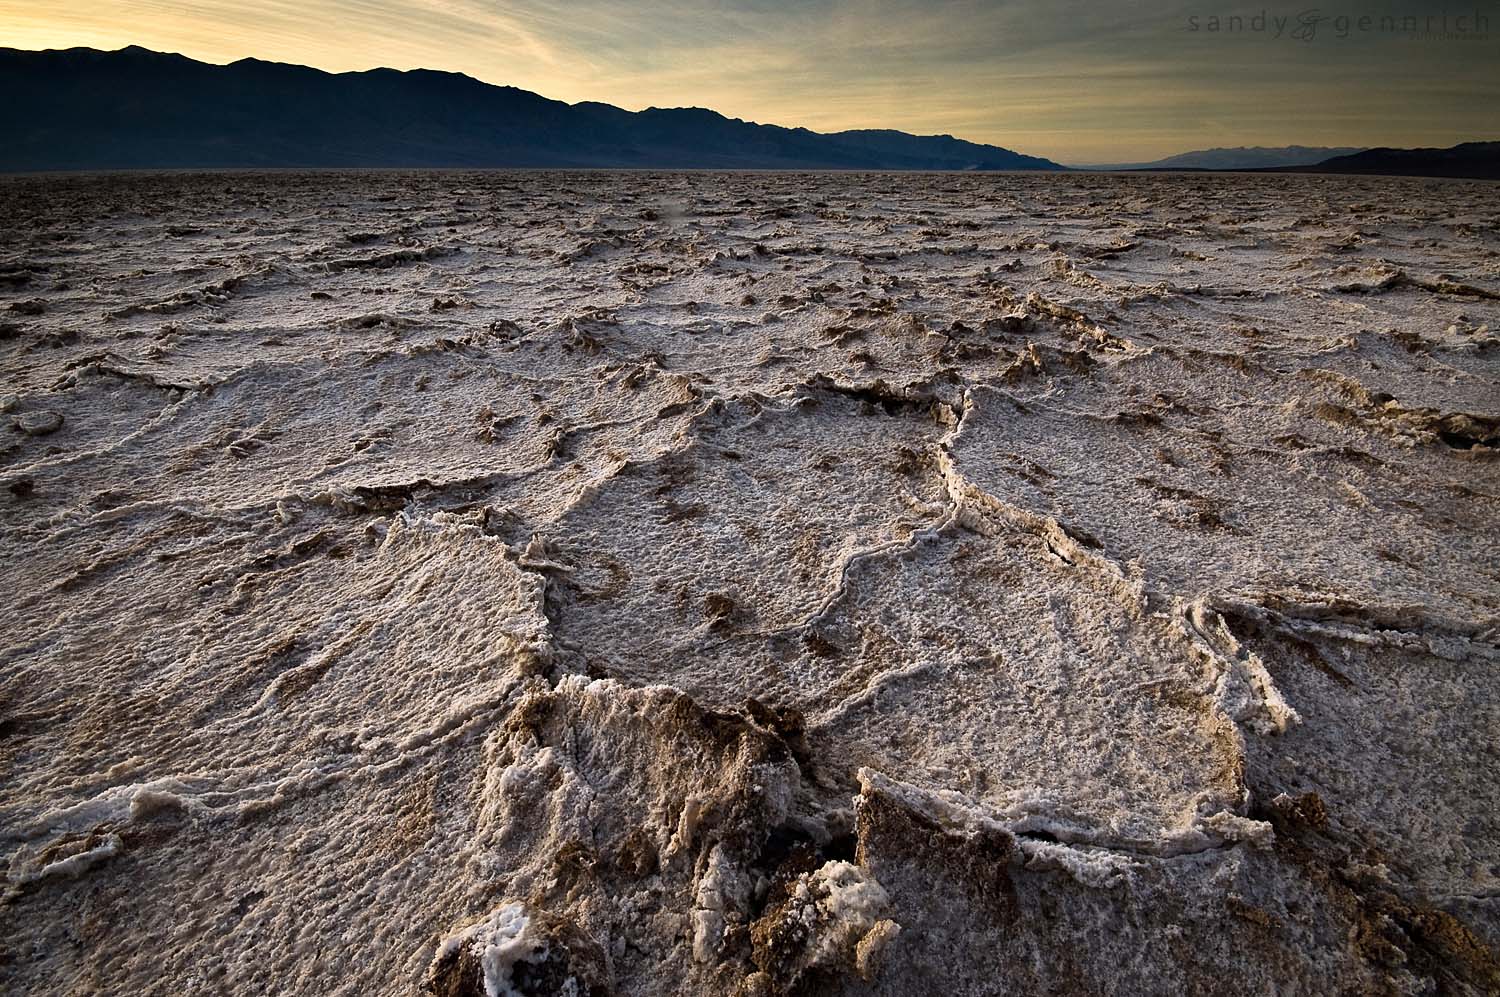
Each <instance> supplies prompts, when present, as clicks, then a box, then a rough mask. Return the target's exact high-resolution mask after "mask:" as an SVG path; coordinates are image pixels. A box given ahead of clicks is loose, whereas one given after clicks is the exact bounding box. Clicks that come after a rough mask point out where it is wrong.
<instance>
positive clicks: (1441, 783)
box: [0, 172, 1500, 997]
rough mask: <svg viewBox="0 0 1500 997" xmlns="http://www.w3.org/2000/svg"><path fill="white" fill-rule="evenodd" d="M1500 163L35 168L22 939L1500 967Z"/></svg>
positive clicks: (161, 967)
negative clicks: (1336, 170)
mask: <svg viewBox="0 0 1500 997" xmlns="http://www.w3.org/2000/svg"><path fill="white" fill-rule="evenodd" d="M1497 330H1500V187H1497V186H1495V185H1494V184H1485V183H1468V182H1443V181H1422V180H1394V179H1376V178H1344V177H1294V176H1237V177H1223V176H1208V175H1177V176H1169V175H1151V176H1147V175H1088V174H1082V175H1049V174H1040V175H1022V174H995V175H972V174H965V175H902V174H868V175H850V174H800V175H798V174H775V173H771V174H759V173H730V174H712V173H701V174H652V173H549V172H524V173H395V172H374V173H267V174H254V173H224V174H161V175H149V174H136V175H103V176H81V175H80V176H52V177H13V178H9V179H5V180H0V356H3V371H4V382H3V385H0V396H3V397H0V411H3V415H0V509H3V511H4V516H3V520H0V592H3V593H4V601H3V604H4V616H3V619H4V625H3V628H0V858H3V863H4V870H5V882H4V886H3V890H4V893H3V901H0V990H3V991H4V992H6V993H14V994H21V993H30V994H64V993H66V994H93V993H109V994H126V993H157V994H186V993H191V994H201V993H238V994H308V995H319V997H323V995H346V994H347V995H356V994H357V995H384V994H391V995H395V994H414V993H420V992H422V991H423V990H424V989H426V990H428V991H431V992H434V993H437V994H442V995H457V994H484V993H487V994H489V995H491V997H498V995H503V994H525V995H530V997H540V995H542V994H554V993H556V994H573V995H580V997H581V995H591V997H598V995H605V994H618V995H622V997H623V995H665V994H694V995H696V994H714V995H720V994H721V995H732V994H739V995H744V997H769V995H776V994H805V995H812V994H885V995H918V994H931V993H942V994H950V995H979V994H1165V993H1246V994H1249V993H1255V994H1270V993H1280V994H1329V993H1343V994H1446V993H1452V994H1482V993H1495V992H1497V991H1500V682H1497V673H1496V669H1497V666H1500V647H1497V644H1500V555H1497V550H1500V462H1497V461H1496V459H1495V458H1496V453H1497V448H1500V338H1497Z"/></svg>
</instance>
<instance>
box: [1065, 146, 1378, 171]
mask: <svg viewBox="0 0 1500 997" xmlns="http://www.w3.org/2000/svg"><path fill="white" fill-rule="evenodd" d="M1363 150H1364V147H1363V146H1334V147H1329V146H1306V145H1283V146H1269V147H1268V146H1260V145H1252V146H1236V147H1234V148H1217V147H1216V148H1213V149H1195V150H1193V151H1192V152H1179V153H1178V154H1177V155H1175V156H1167V157H1166V158H1165V159H1155V160H1152V161H1151V162H1148V163H1106V164H1099V165H1093V166H1085V167H1080V169H1090V170H1174V169H1176V170H1247V169H1260V168H1263V167H1273V166H1312V165H1314V164H1316V163H1321V162H1323V161H1324V160H1325V159H1331V158H1332V157H1334V156H1347V155H1350V154H1352V153H1356V152H1362V151H1363Z"/></svg>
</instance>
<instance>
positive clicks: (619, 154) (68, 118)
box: [0, 46, 1500, 179]
mask: <svg viewBox="0 0 1500 997" xmlns="http://www.w3.org/2000/svg"><path fill="white" fill-rule="evenodd" d="M0 94H3V95H4V97H5V99H4V100H3V101H0V135H3V136H4V141H3V142H0V171H26V170H106V169H195V168H200V169H201V168H229V167H246V168H296V167H307V168H353V167H473V168H486V167H574V168H655V169H850V170H1064V169H1068V167H1065V166H1061V165H1059V164H1058V163H1055V162H1053V161H1051V160H1049V159H1043V158H1040V157H1038V156H1027V155H1023V154H1021V153H1019V152H1014V151H1012V150H1010V149H1004V148H1001V147H1000V146H995V145H982V144H979V143H976V142H966V141H964V140H962V139H957V138H954V137H953V136H951V135H911V134H908V133H906V132H900V131H893V130H889V129H863V130H854V131H842V132H831V133H820V132H814V131H810V130H808V129H806V128H786V127H782V126H780V125H765V124H757V123H755V122H751V121H743V120H741V119H739V118H729V117H725V116H724V115H722V114H719V113H718V112H716V111H711V110H707V109H704V108H699V107H673V108H660V107H650V108H646V109H645V110H643V111H627V110H625V109H623V108H619V107H615V106H613V105H611V104H603V103H598V102H593V101H584V102H581V103H577V104H569V103H566V102H564V101H560V100H550V99H548V98H546V97H543V96H541V95H539V94H535V93H532V92H530V91H528V90H520V89H517V88H516V87H507V86H495V85H492V84H489V83H484V82H482V81H480V80H476V79H474V78H473V77H470V76H464V75H462V74H459V73H446V72H438V71H435V70H427V69H416V70H409V71H398V70H394V69H371V70H367V71H364V72H351V73H328V72H324V71H323V70H320V69H312V68H309V67H307V66H294V65H287V64H284V63H275V62H264V61H261V60H259V59H242V60H240V61H239V62H235V63H231V64H230V65H227V66H220V65H214V64H211V63H205V62H198V61H196V60H193V59H189V58H187V57H186V56H182V55H174V54H170V53H165V52H153V51H151V50H149V49H145V48H141V47H139V46H130V47H128V48H123V49H119V50H117V51H112V52H104V51H99V50H97V49H90V48H71V49H52V50H48V51H41V52H35V51H26V50H22V49H12V48H0ZM1084 168H1085V169H1147V170H1234V171H1243V170H1249V171H1255V172H1266V171H1270V172H1282V171H1294V172H1314V173H1372V174H1406V175H1414V176H1436V177H1473V178H1483V179H1494V178H1500V143H1496V142H1468V143H1464V144H1462V145H1457V146H1454V147H1452V148H1451V149H1387V148H1378V149H1364V150H1360V149H1349V148H1326V147H1308V146H1284V147H1281V148H1269V149H1268V148H1262V147H1252V148H1235V149H1202V150H1197V151H1194V152H1185V153H1181V154H1179V155H1176V156H1169V157H1167V158H1165V159H1159V160H1156V161H1154V162H1150V163H1133V164H1117V165H1113V166H1094V167H1084Z"/></svg>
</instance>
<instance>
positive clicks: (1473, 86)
mask: <svg viewBox="0 0 1500 997" xmlns="http://www.w3.org/2000/svg"><path fill="white" fill-rule="evenodd" d="M1309 6H1310V5H1308V4H1304V3H1300V2H1299V3H1293V4H1290V5H1287V6H1284V7H1280V8H1278V7H1277V6H1275V5H1274V4H1270V3H1252V4H1248V5H1246V6H1239V7H1237V6H1234V5H1233V4H1226V5H1223V6H1219V5H1216V4H1214V3H1212V2H1205V0H1193V2H1165V3H1146V2H1144V0H1116V2H1112V3H1104V2H1095V3H1086V2H1082V0H1050V2H1049V0H1009V2H994V0H987V2H981V0H925V2H924V0H733V2H689V0H644V2H641V3H635V4H629V5H626V4H622V3H620V2H618V0H574V2H568V0H516V2H510V3H494V2H485V0H299V2H292V0H271V2H265V3H253V4H246V3H233V2H228V0H206V2H197V3H182V2H170V0H117V2H95V0H70V2H56V0H47V2H21V0H0V45H5V46H9V47H13V48H26V49H42V48H69V47H73V46H89V47H93V48H104V49H115V48H120V47H123V46H125V45H142V46H144V47H146V48H151V49H158V50H161V51H169V52H180V53H181V54H183V55H186V56H189V57H192V58H195V59H201V60H203V61H205V62H218V63H224V62H233V61H235V60H236V59H241V58H246V57H255V58H260V59H267V60H272V61H277V62H292V63H300V64H303V65H308V66H315V67H317V68H320V69H325V70H329V71H331V72H345V71H350V70H362V69H371V68H375V67H378V66H388V67H391V68H395V69H416V68H426V69H442V70H449V71H453V72H461V73H466V74H468V75H470V76H474V77H476V78H478V79H481V80H484V81H486V82H489V83H498V84H507V85H511V86H517V87H521V88H523V89H526V90H533V91H536V92H537V93H540V94H542V95H544V96H547V97H552V98H556V99H559V100H566V101H569V102H576V101H580V100H599V101H606V102H608V103H612V104H617V105H619V106H621V107H626V108H630V109H632V110H637V109H640V108H643V107H648V106H653V105H654V106H658V107H677V106H684V105H695V106H700V107H710V108H713V109H714V110H716V111H720V112H722V113H724V114H728V115H731V116H734V117H742V118H746V119H749V120H754V121H762V122H771V123H776V124H784V125H803V126H806V127H808V128H812V129H815V130H818V131H836V130H839V129H843V128H899V129H902V130H904V131H910V132H916V133H919V134H934V133H943V132H946V133H950V134H953V135H957V136H958V137H960V138H966V139H970V140H973V141H976V142H990V143H993V144H996V145H1002V146H1005V147H1007V148H1010V149H1014V150H1016V151H1018V152H1023V153H1028V154H1031V155H1038V156H1046V157H1048V158H1051V159H1055V160H1058V161H1059V162H1064V163H1096V162H1132V161H1143V160H1149V159H1155V158H1159V157H1161V156H1165V155H1170V154H1172V153H1176V152H1183V151H1187V150H1189V149H1202V148H1208V147H1211V146H1236V145H1272V146H1275V145H1288V144H1302V145H1329V146H1341V145H1349V146H1356V145H1359V146H1362V145H1401V146H1416V145H1439V146H1441V145H1452V144H1453V143H1455V142H1460V141H1465V140H1471V139H1496V138H1500V127H1497V123H1496V121H1495V117H1494V112H1493V108H1494V107H1495V106H1497V105H1500V74H1497V73H1495V72H1494V70H1493V67H1494V65H1495V64H1496V56H1497V55H1500V5H1496V4H1495V3H1494V0H1484V2H1481V3H1479V4H1478V5H1477V6H1476V5H1475V4H1473V3H1467V4H1464V3H1458V4H1455V5H1454V6H1452V7H1450V8H1449V9H1448V10H1447V12H1446V14H1447V20H1446V21H1439V22H1436V23H1435V22H1433V21H1430V20H1426V19H1427V18H1431V17H1433V16H1434V15H1442V14H1443V13H1444V11H1442V10H1440V9H1437V8H1435V7H1434V5H1433V4H1431V3H1427V2H1422V0H1407V2H1406V3H1404V4H1402V3H1368V2H1367V3H1364V4H1360V5H1357V6H1356V5H1353V4H1350V5H1347V6H1346V7H1345V8H1343V9H1340V8H1338V7H1334V6H1328V5H1322V6H1320V8H1319V16H1320V18H1321V19H1320V20H1318V21H1316V22H1315V23H1313V24H1311V25H1310V26H1309V24H1308V23H1307V21H1306V16H1307V15H1306V11H1307V10H1308V8H1309ZM1257 15H1260V17H1259V18H1258V19H1257ZM1299 18H1301V20H1299ZM1340 18H1345V20H1340ZM1361 18H1365V19H1366V20H1367V21H1368V24H1362V23H1361V20H1360V19H1361ZM1411 18H1421V19H1423V20H1421V21H1419V22H1418V23H1417V24H1416V25H1415V27H1416V31H1415V32H1413V31H1412V30H1409V29H1410V28H1412V27H1413V25H1412V21H1411V20H1408V19H1411ZM1461 18H1462V19H1463V20H1462V21H1461V20H1460V19H1461ZM1278 19H1279V20H1278ZM1481 19H1483V20H1481ZM1491 20H1492V21H1493V22H1494V23H1488V21H1491ZM1278 29H1279V30H1278Z"/></svg>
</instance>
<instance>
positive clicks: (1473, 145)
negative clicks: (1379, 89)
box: [1295, 142, 1500, 180]
mask: <svg viewBox="0 0 1500 997" xmlns="http://www.w3.org/2000/svg"><path fill="white" fill-rule="evenodd" d="M1295 172H1297V173H1372V174H1379V175H1383V176H1412V177H1466V178H1468V179H1471V180H1500V142H1463V143H1460V144H1458V145H1455V146H1453V147H1451V148H1448V149H1385V148H1380V149H1366V150H1365V151H1364V152H1360V153H1356V154H1354V155H1352V156H1337V157H1335V158H1333V159H1327V160H1324V161H1323V162H1321V163H1318V164H1317V165H1316V166H1310V167H1298V168H1296V170H1295Z"/></svg>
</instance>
